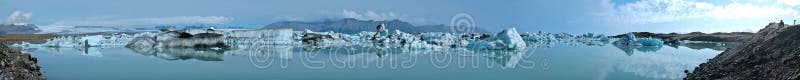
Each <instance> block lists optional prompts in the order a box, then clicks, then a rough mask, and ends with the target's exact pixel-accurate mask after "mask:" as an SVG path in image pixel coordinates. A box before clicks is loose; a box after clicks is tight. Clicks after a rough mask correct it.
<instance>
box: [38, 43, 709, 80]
mask: <svg viewBox="0 0 800 80" xmlns="http://www.w3.org/2000/svg"><path fill="white" fill-rule="evenodd" d="M563 46H568V47H563ZM676 46H678V47H680V46H684V47H680V49H681V50H678V48H675V49H672V48H662V47H655V46H652V47H648V46H614V47H611V46H610V45H597V46H589V47H586V46H583V45H571V44H567V45H561V44H559V45H558V46H557V47H550V46H544V47H547V48H536V47H530V48H525V49H521V50H474V49H408V48H376V47H369V46H367V47H365V46H329V47H311V46H294V45H235V46H232V48H231V49H228V50H221V49H196V48H121V47H114V48H113V49H108V48H104V47H89V48H84V49H80V48H40V49H35V48H34V49H29V50H34V51H35V50H48V51H56V52H57V53H79V54H84V55H89V56H99V57H102V56H103V53H102V52H107V53H111V52H114V53H111V54H107V56H109V57H108V58H115V57H113V56H120V55H114V54H115V53H116V52H123V53H124V52H135V53H131V54H141V55H145V56H150V57H153V58H155V59H159V60H164V61H170V60H196V61H221V62H219V63H222V64H230V63H231V62H232V63H243V62H244V63H246V62H247V61H241V60H248V59H247V58H250V61H251V62H255V63H253V65H256V67H258V68H262V66H269V64H272V66H276V65H279V64H280V65H281V67H284V68H285V67H286V66H284V65H293V66H292V67H308V65H311V66H312V67H311V68H308V69H316V67H315V66H314V65H319V64H326V65H327V68H344V69H355V68H362V67H365V66H366V67H377V66H379V65H382V66H384V68H392V67H397V68H407V67H408V66H415V65H414V64H417V65H416V67H420V66H442V65H438V64H449V65H450V66H449V68H447V69H450V68H459V67H461V66H467V67H466V68H471V67H469V66H471V65H476V64H479V66H481V68H483V66H487V65H499V66H500V67H501V68H520V67H522V68H530V67H531V66H533V65H538V66H536V69H539V68H544V67H546V66H543V65H550V64H549V63H546V62H535V63H534V61H537V60H538V61H543V60H550V59H552V60H551V61H554V63H555V65H551V66H552V67H554V68H553V71H554V72H552V73H546V74H557V75H569V74H579V76H580V77H586V76H590V77H593V76H607V77H614V76H608V75H600V74H603V73H612V72H627V73H626V74H623V75H625V76H623V77H630V76H637V77H646V78H649V79H680V78H681V77H683V70H686V69H691V68H693V67H695V66H697V65H698V64H700V63H702V62H704V61H705V59H707V58H710V57H713V56H714V55H716V54H693V53H692V52H691V51H701V50H700V49H712V50H717V49H723V48H718V47H719V46H720V45H716V44H713V45H712V44H689V43H687V44H682V45H676ZM103 49H107V50H103ZM575 49H586V50H580V51H574V50H575ZM120 50H130V51H120ZM537 50H538V51H539V52H537ZM619 50H622V51H623V52H624V53H625V54H624V55H623V54H621V53H622V52H619ZM562 51H563V52H565V53H562ZM687 51H688V52H687ZM702 51H710V50H702ZM550 52H557V53H552V54H548V53H550ZM593 52H595V53H596V52H599V53H602V54H589V53H593ZM634 52H635V53H636V54H635V55H634ZM542 53H545V54H542ZM643 53H645V54H643ZM694 53H701V52H694ZM534 54H536V55H537V56H538V55H543V56H538V57H537V56H534ZM698 55H699V56H698ZM135 56H140V55H135ZM242 57H244V58H245V59H238V58H242ZM225 58H233V59H225ZM147 59H149V58H147ZM436 60H450V61H442V62H439V61H436ZM571 60H574V61H571ZM283 61H285V62H283ZM469 61H476V62H478V63H471V62H469ZM586 61H592V63H582V62H586ZM595 62H596V63H595ZM122 63H124V62H122ZM259 63H265V64H259ZM267 63H268V64H267ZM428 63H430V64H428ZM462 63H466V64H462ZM199 64H203V63H199ZM598 64H608V65H598ZM175 65H179V66H194V65H192V64H175ZM195 65H196V64H195ZM250 65H251V64H250V63H248V64H247V66H250ZM294 65H301V66H294ZM239 66H241V65H239ZM437 68H438V67H437ZM583 68H588V69H593V68H604V69H609V70H611V71H601V73H600V74H597V73H591V72H592V71H591V70H588V71H577V73H573V72H576V71H571V70H583ZM295 69H296V68H295ZM413 69H414V70H428V69H425V68H413ZM473 70H494V69H473ZM301 71H302V70H301ZM326 71H327V70H326ZM331 71H334V72H335V71H341V70H331ZM410 71H413V70H410ZM244 72H247V71H244ZM351 72H352V71H351ZM491 72H493V71H489V72H487V73H491ZM497 72H503V71H497ZM514 72H520V73H530V74H536V75H538V76H541V75H545V74H544V73H543V72H535V71H530V72H526V71H510V72H504V73H509V74H510V73H514ZM176 73H180V72H176ZM564 73H567V74H564ZM309 74H312V73H309ZM492 74H495V73H492ZM612 74H614V73H612ZM616 77H619V76H616Z"/></svg>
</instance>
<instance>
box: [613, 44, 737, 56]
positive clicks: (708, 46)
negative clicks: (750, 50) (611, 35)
mask: <svg viewBox="0 0 800 80" xmlns="http://www.w3.org/2000/svg"><path fill="white" fill-rule="evenodd" d="M736 45H737V44H736V43H733V42H702V43H680V44H671V45H667V46H669V47H672V48H675V49H677V48H678V47H681V46H683V47H687V48H690V49H695V50H702V49H711V50H715V51H724V50H725V49H728V48H731V47H734V46H736ZM614 46H615V47H617V48H619V49H620V50H622V51H623V52H625V54H627V55H628V56H630V55H633V54H634V53H635V51H638V52H656V51H658V50H660V49H661V48H662V46H627V45H614ZM634 50H635V51H634Z"/></svg>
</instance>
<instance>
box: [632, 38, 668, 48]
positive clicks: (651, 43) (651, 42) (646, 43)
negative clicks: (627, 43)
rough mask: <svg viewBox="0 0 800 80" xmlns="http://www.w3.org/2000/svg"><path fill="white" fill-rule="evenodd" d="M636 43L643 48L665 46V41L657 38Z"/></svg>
mask: <svg viewBox="0 0 800 80" xmlns="http://www.w3.org/2000/svg"><path fill="white" fill-rule="evenodd" d="M636 43H639V44H641V45H642V46H661V45H664V41H661V39H656V38H640V39H637V40H636Z"/></svg>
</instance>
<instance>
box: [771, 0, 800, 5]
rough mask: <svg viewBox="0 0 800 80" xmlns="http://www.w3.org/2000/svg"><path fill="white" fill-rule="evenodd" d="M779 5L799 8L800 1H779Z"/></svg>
mask: <svg viewBox="0 0 800 80" xmlns="http://www.w3.org/2000/svg"><path fill="white" fill-rule="evenodd" d="M777 2H778V3H783V4H786V5H789V6H797V5H800V0H778V1H777Z"/></svg>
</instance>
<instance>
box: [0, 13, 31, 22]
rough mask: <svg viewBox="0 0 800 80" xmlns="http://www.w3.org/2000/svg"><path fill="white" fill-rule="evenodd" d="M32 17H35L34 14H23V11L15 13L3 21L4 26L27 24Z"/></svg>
mask: <svg viewBox="0 0 800 80" xmlns="http://www.w3.org/2000/svg"><path fill="white" fill-rule="evenodd" d="M31 17H33V13H31V12H28V13H23V12H22V11H14V12H12V13H11V15H9V16H8V17H7V18H6V19H4V20H3V24H26V23H27V22H28V20H30V19H31Z"/></svg>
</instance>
